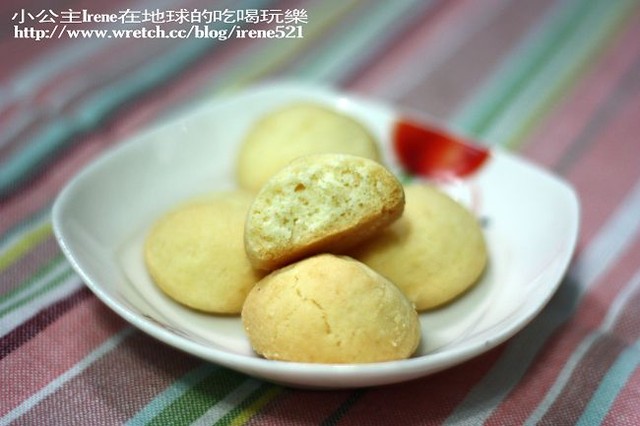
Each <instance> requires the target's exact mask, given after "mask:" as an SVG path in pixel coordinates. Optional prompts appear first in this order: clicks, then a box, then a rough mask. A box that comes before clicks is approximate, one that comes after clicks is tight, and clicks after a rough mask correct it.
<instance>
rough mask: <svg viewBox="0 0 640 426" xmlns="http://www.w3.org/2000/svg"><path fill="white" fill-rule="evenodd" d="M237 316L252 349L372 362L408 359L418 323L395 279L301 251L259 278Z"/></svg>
mask: <svg viewBox="0 0 640 426" xmlns="http://www.w3.org/2000/svg"><path fill="white" fill-rule="evenodd" d="M242 321H243V325H244V328H245V331H246V333H247V335H248V336H249V340H250V342H251V345H252V347H253V348H254V350H255V351H256V352H257V353H258V354H260V355H262V356H264V357H265V358H267V359H273V360H283V361H294V362H310V363H330V364H331V363H338V364H344V363H370V362H381V361H391V360H399V359H406V358H408V357H410V356H411V355H412V354H413V353H414V352H415V350H416V348H417V347H418V344H419V341H420V323H419V321H418V315H417V313H416V311H415V309H414V308H413V305H412V304H411V302H409V300H408V299H407V298H406V297H405V296H404V295H403V294H402V292H401V291H400V290H398V288H397V287H396V286H394V285H393V284H392V283H391V282H389V281H388V280H386V279H385V278H384V277H382V276H381V275H379V274H377V273H376V272H375V271H373V270H372V269H370V268H369V267H367V266H366V265H364V264H362V263H360V262H358V261H356V260H354V259H351V258H348V257H342V256H334V255H330V254H322V255H317V256H314V257H310V258H307V259H305V260H302V261H300V262H297V263H295V264H292V265H289V266H287V267H285V268H283V269H280V270H278V271H275V272H273V273H271V274H270V275H268V276H267V277H265V278H264V279H262V280H261V281H260V282H258V284H257V285H256V286H255V287H254V288H253V289H252V290H251V292H250V293H249V296H248V297H247V300H246V302H245V304H244V307H243V310H242Z"/></svg>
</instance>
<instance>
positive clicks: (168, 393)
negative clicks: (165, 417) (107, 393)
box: [125, 363, 220, 426]
mask: <svg viewBox="0 0 640 426" xmlns="http://www.w3.org/2000/svg"><path fill="white" fill-rule="evenodd" d="M219 368H220V367H219V366H217V365H215V364H209V363H203V364H202V365H200V366H199V367H196V368H194V369H193V370H191V371H189V372H188V373H186V374H185V375H183V376H182V377H180V378H179V379H178V380H177V381H175V382H174V383H173V384H172V385H171V386H169V387H168V388H167V389H165V390H164V391H163V392H161V393H159V394H158V395H157V396H156V397H155V398H153V400H151V402H149V403H148V404H147V405H145V406H144V408H142V409H141V410H140V411H138V412H137V413H136V415H135V416H133V417H132V418H130V419H129V420H128V421H127V423H125V425H127V426H136V425H141V424H147V423H148V422H150V421H151V420H153V418H154V417H155V416H156V415H157V414H158V413H159V412H161V411H162V410H164V409H165V408H166V407H168V406H169V405H171V404H172V403H173V402H174V401H175V400H177V399H178V398H180V397H181V396H182V395H184V394H185V393H187V392H188V391H189V390H191V389H192V388H193V387H195V386H196V385H198V383H200V382H202V381H203V380H204V379H206V378H207V377H208V376H209V375H211V373H213V372H214V371H216V370H218V369H219Z"/></svg>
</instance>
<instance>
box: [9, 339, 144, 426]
mask: <svg viewBox="0 0 640 426" xmlns="http://www.w3.org/2000/svg"><path fill="white" fill-rule="evenodd" d="M134 330H135V329H134V328H133V327H128V328H125V329H124V330H122V331H120V332H119V333H117V334H115V335H114V336H113V337H111V338H109V339H108V340H107V341H105V342H104V343H103V344H102V345H100V346H98V348H96V349H95V350H93V351H92V352H91V353H90V354H89V355H87V356H86V357H84V358H83V359H82V360H81V361H79V362H78V363H77V364H75V365H74V366H73V367H71V368H70V369H69V370H67V371H65V372H64V373H63V374H61V375H60V376H58V377H56V378H55V379H54V380H53V381H51V382H50V383H49V384H48V385H46V386H45V387H43V388H42V389H40V390H39V391H38V392H36V393H34V394H33V395H31V396H30V397H29V398H27V399H26V400H25V401H24V402H23V403H22V404H20V405H18V406H17V407H16V408H14V409H13V410H11V411H10V412H9V413H7V414H6V415H5V416H4V417H2V418H0V426H4V425H8V424H9V423H11V422H13V421H15V420H16V419H18V418H19V417H20V416H22V415H24V414H25V413H27V412H28V411H29V410H31V409H32V408H33V407H35V406H36V405H37V404H38V403H39V402H40V401H42V400H43V399H45V398H46V397H48V396H49V395H51V394H52V393H54V392H55V391H57V390H58V389H60V388H61V387H62V386H63V385H64V384H65V383H67V382H68V381H70V380H71V379H73V378H74V377H76V376H78V375H79V374H80V373H82V372H83V371H84V370H86V369H87V368H88V367H90V366H91V365H92V364H93V363H94V362H96V361H98V360H99V359H100V358H102V357H103V356H105V355H106V354H107V353H109V352H111V351H112V350H113V349H115V348H116V347H118V345H120V343H122V342H123V341H124V340H125V339H126V338H127V337H129V336H130V335H131V334H133V332H134Z"/></svg>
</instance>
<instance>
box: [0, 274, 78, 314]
mask: <svg viewBox="0 0 640 426" xmlns="http://www.w3.org/2000/svg"><path fill="white" fill-rule="evenodd" d="M72 275H73V270H72V269H71V268H65V269H63V270H62V271H60V272H59V273H58V274H55V275H54V276H53V277H50V278H49V279H48V280H47V281H46V284H45V285H43V286H42V287H40V288H37V289H35V291H32V292H30V293H28V294H27V295H25V296H24V297H22V298H17V300H14V301H13V302H12V303H11V304H8V305H6V306H5V307H4V308H3V309H1V310H0V318H2V317H3V316H5V315H7V314H8V313H10V312H12V311H14V310H16V309H18V308H20V307H21V306H24V305H26V304H27V303H29V302H30V301H32V300H34V299H35V298H37V297H39V296H41V295H43V294H44V293H47V292H48V291H50V290H52V289H54V288H56V287H58V286H59V285H60V284H62V283H63V282H64V281H65V280H66V279H67V278H69V277H71V276H72Z"/></svg>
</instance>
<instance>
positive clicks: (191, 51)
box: [0, 0, 269, 198]
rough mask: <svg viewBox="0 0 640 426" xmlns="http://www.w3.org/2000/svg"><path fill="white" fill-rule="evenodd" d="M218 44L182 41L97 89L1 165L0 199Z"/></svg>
mask: <svg viewBox="0 0 640 426" xmlns="http://www.w3.org/2000/svg"><path fill="white" fill-rule="evenodd" d="M267 3H269V1H265V0H253V1H247V2H246V7H247V8H256V9H259V8H261V7H264V5H265V4H267ZM219 43H220V42H219V41H218V40H216V39H206V38H205V39H196V40H193V41H192V40H188V41H187V42H185V43H181V44H180V45H179V46H178V47H177V48H175V49H174V50H173V51H172V52H170V53H168V54H166V55H163V57H161V58H160V59H158V60H155V61H153V62H151V63H149V64H146V65H145V66H143V67H141V68H140V69H138V70H136V71H134V72H133V73H132V75H130V76H126V77H124V78H122V79H120V80H118V81H117V82H116V83H115V84H113V85H111V86H107V87H105V88H103V89H101V90H99V91H98V92H97V93H96V94H95V95H93V96H91V97H90V98H89V99H88V100H86V101H85V102H83V103H82V104H81V105H80V106H79V107H78V108H77V109H76V110H75V111H74V115H73V116H72V117H68V118H66V119H65V118H61V119H59V120H57V121H55V122H54V123H52V124H50V125H49V126H47V127H46V128H45V130H43V131H42V132H40V134H39V135H37V136H36V137H34V139H33V140H32V141H31V142H30V143H29V145H27V146H25V148H24V149H22V150H21V151H18V152H16V153H15V154H14V155H13V156H12V157H10V158H9V160H8V161H7V162H6V164H3V167H2V168H1V169H0V198H1V197H3V196H5V195H7V194H9V193H11V192H12V191H13V190H15V189H16V187H17V186H18V185H20V184H21V183H23V182H24V181H25V180H26V179H28V178H29V177H31V176H32V175H33V174H34V173H35V172H36V171H37V170H36V168H37V167H36V166H38V165H39V164H41V163H42V162H44V161H45V160H46V159H47V157H49V156H50V155H52V154H54V153H55V152H56V151H58V150H59V149H60V148H62V147H64V146H65V145H66V144H67V143H69V140H70V139H71V137H72V136H74V135H76V134H79V133H82V132H85V131H89V130H90V129H92V128H93V127H95V126H96V125H97V124H98V123H99V122H100V120H101V119H102V118H103V117H104V116H105V115H106V114H107V113H109V112H111V111H112V110H114V109H115V108H116V107H117V106H118V105H120V104H122V103H123V102H125V101H126V100H128V99H131V98H133V97H135V96H136V95H138V94H140V93H143V92H145V91H147V90H148V89H150V88H152V87H153V86H156V85H158V84H160V83H161V82H163V81H165V80H167V79H169V78H170V77H171V76H173V75H175V74H177V73H179V72H180V71H181V70H182V69H183V68H185V67H186V66H188V65H189V64H190V63H192V62H193V61H195V60H196V59H197V58H199V57H200V56H201V55H203V54H204V52H206V51H207V50H209V49H211V48H212V47H214V46H216V45H218V44H219Z"/></svg>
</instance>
